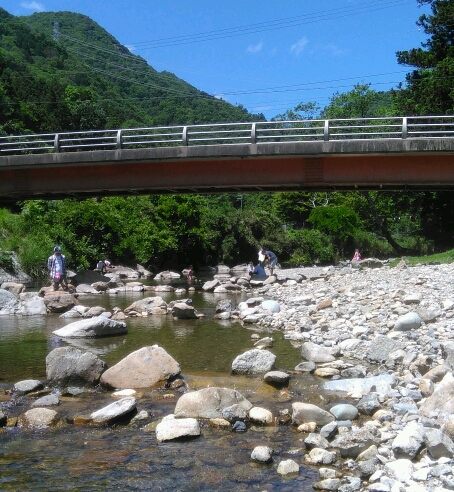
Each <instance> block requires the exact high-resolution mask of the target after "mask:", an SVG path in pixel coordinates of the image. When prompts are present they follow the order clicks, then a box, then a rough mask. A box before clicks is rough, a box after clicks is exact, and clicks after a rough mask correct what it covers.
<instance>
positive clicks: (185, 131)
mask: <svg viewBox="0 0 454 492" xmlns="http://www.w3.org/2000/svg"><path fill="white" fill-rule="evenodd" d="M181 141H182V144H183V145H184V146H185V147H187V146H188V127H187V126H184V127H183V133H182V135H181Z"/></svg>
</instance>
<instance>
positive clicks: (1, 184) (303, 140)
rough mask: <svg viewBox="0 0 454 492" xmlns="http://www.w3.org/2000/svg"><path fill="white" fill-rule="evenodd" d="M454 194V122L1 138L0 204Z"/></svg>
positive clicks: (264, 125) (378, 121) (293, 124)
mask: <svg viewBox="0 0 454 492" xmlns="http://www.w3.org/2000/svg"><path fill="white" fill-rule="evenodd" d="M354 189H356V190H374V189H377V190H405V189H418V190H438V189H448V190H450V189H454V117H447V116H446V117H436V116H431V117H402V118H386V119H383V118H371V119H350V120H307V121H287V122H282V121H281V122H256V123H229V124H217V125H214V124H212V125H191V126H176V127H159V128H135V129H126V130H108V131H107V130H103V131H91V132H72V133H54V134H42V135H19V136H9V137H0V202H3V203H5V202H14V201H17V200H24V199H60V198H65V197H76V198H85V197H90V196H109V195H135V194H164V193H220V192H238V191H241V192H248V191H249V192H250V191H296V190H313V191H326V190H328V191H329V190H354Z"/></svg>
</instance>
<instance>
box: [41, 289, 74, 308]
mask: <svg viewBox="0 0 454 492" xmlns="http://www.w3.org/2000/svg"><path fill="white" fill-rule="evenodd" d="M44 304H45V305H46V307H47V309H48V310H49V311H50V312H51V313H64V312H65V311H69V310H70V309H72V308H73V307H74V306H75V305H77V304H79V301H78V300H77V299H76V298H75V297H74V296H73V295H72V294H70V293H69V292H65V291H56V292H53V291H47V292H46V293H45V296H44Z"/></svg>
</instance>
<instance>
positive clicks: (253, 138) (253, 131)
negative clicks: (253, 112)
mask: <svg viewBox="0 0 454 492" xmlns="http://www.w3.org/2000/svg"><path fill="white" fill-rule="evenodd" d="M255 143H257V125H256V124H255V123H252V126H251V144H255Z"/></svg>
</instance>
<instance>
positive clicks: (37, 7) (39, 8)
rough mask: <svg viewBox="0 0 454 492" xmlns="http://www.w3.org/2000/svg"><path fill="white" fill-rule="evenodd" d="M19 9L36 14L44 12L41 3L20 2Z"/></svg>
mask: <svg viewBox="0 0 454 492" xmlns="http://www.w3.org/2000/svg"><path fill="white" fill-rule="evenodd" d="M20 5H21V7H23V8H24V9H28V10H37V11H38V12H44V10H46V9H45V8H44V5H43V4H42V3H38V2H22V3H21V4H20Z"/></svg>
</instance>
